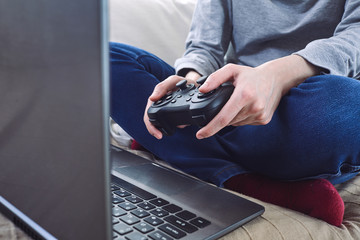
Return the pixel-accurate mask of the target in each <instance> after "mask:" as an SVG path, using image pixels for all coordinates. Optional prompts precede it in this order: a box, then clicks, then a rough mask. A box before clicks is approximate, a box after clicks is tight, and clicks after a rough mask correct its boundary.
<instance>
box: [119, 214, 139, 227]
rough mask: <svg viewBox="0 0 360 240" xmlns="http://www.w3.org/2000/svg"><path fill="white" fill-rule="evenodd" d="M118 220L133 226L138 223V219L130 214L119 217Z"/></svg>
mask: <svg viewBox="0 0 360 240" xmlns="http://www.w3.org/2000/svg"><path fill="white" fill-rule="evenodd" d="M120 220H121V221H123V222H124V223H127V224H129V225H133V224H135V223H138V222H140V219H138V218H137V217H135V216H134V215H131V214H128V215H125V216H122V217H120Z"/></svg>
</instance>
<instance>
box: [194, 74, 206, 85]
mask: <svg viewBox="0 0 360 240" xmlns="http://www.w3.org/2000/svg"><path fill="white" fill-rule="evenodd" d="M207 77H208V76H203V77H201V78H199V79H198V80H196V83H197V84H200V85H201V84H203V83H204V82H205V81H206V79H207Z"/></svg>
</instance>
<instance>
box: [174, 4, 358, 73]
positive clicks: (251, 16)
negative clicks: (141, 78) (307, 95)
mask: <svg viewBox="0 0 360 240" xmlns="http://www.w3.org/2000/svg"><path fill="white" fill-rule="evenodd" d="M230 43H231V45H232V47H233V52H232V60H231V61H232V62H235V63H237V64H241V65H246V66H252V67H256V66H258V65H260V64H262V63H265V62H267V61H269V60H272V59H276V58H280V57H283V56H287V55H291V54H298V55H300V56H302V57H303V58H305V59H306V60H307V61H309V62H310V63H312V64H314V65H316V66H319V67H321V68H323V69H324V71H325V72H326V73H329V74H335V75H342V76H349V77H353V78H360V0H272V1H271V0H198V3H197V6H196V8H195V12H194V16H193V21H192V25H191V29H190V32H189V35H188V38H187V40H186V52H185V54H184V56H183V57H182V58H180V59H178V60H177V61H176V62H175V68H176V70H177V72H178V73H179V72H180V74H181V72H182V71H181V70H184V69H195V70H196V71H198V72H199V73H200V74H202V75H207V74H210V73H212V72H214V71H215V70H217V69H219V68H221V67H222V66H223V65H224V64H225V63H226V61H225V60H224V56H225V54H226V52H227V50H228V46H229V44H230Z"/></svg>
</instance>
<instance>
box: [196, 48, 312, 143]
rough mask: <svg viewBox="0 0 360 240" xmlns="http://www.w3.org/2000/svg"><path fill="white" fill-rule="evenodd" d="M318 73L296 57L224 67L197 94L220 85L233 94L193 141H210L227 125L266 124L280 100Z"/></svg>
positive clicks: (210, 77)
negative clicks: (253, 65)
mask: <svg viewBox="0 0 360 240" xmlns="http://www.w3.org/2000/svg"><path fill="white" fill-rule="evenodd" d="M318 71H319V70H318V69H317V68H316V67H314V66H313V65H311V64H310V63H308V62H307V61H305V60H304V59H303V58H302V57H300V56H297V55H291V56H288V57H284V58H280V59H276V60H274V61H270V62H268V63H265V64H263V65H261V66H259V67H256V68H251V67H245V66H240V65H234V64H228V65H226V66H225V67H223V68H221V69H219V70H218V71H216V72H214V73H213V74H211V75H210V76H209V77H208V79H207V80H206V82H205V83H204V84H203V85H202V86H201V88H200V89H199V90H200V91H201V92H204V93H205V92H209V91H211V90H213V89H215V88H217V87H218V86H220V85H221V84H222V83H224V82H232V83H233V85H234V86H235V89H234V92H233V94H232V96H231V97H230V99H229V100H228V102H227V103H226V104H225V105H224V107H223V108H222V109H221V111H220V112H219V113H218V114H217V115H216V116H215V118H214V119H213V120H211V121H210V122H209V123H208V124H207V125H206V126H205V127H203V128H201V129H200V130H199V131H198V132H197V134H196V137H197V138H198V139H202V138H207V137H210V136H212V135H214V134H215V133H217V132H218V131H220V130H221V129H222V128H224V127H226V126H228V125H233V126H242V125H265V124H267V123H269V122H270V121H271V118H272V116H273V114H274V112H275V110H276V108H277V106H278V104H279V102H280V99H281V97H282V96H283V95H284V94H286V93H287V92H288V91H289V90H290V89H291V88H292V87H295V86H297V85H298V84H300V83H301V82H303V81H304V80H305V79H306V78H308V77H310V76H313V75H315V74H316V73H318Z"/></svg>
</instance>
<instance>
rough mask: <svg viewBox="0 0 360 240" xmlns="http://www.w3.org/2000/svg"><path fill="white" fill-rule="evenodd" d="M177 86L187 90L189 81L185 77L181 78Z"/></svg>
mask: <svg viewBox="0 0 360 240" xmlns="http://www.w3.org/2000/svg"><path fill="white" fill-rule="evenodd" d="M176 87H178V88H180V89H181V90H185V89H186V88H187V81H186V80H185V79H184V80H181V81H180V82H178V83H177V84H176Z"/></svg>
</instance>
